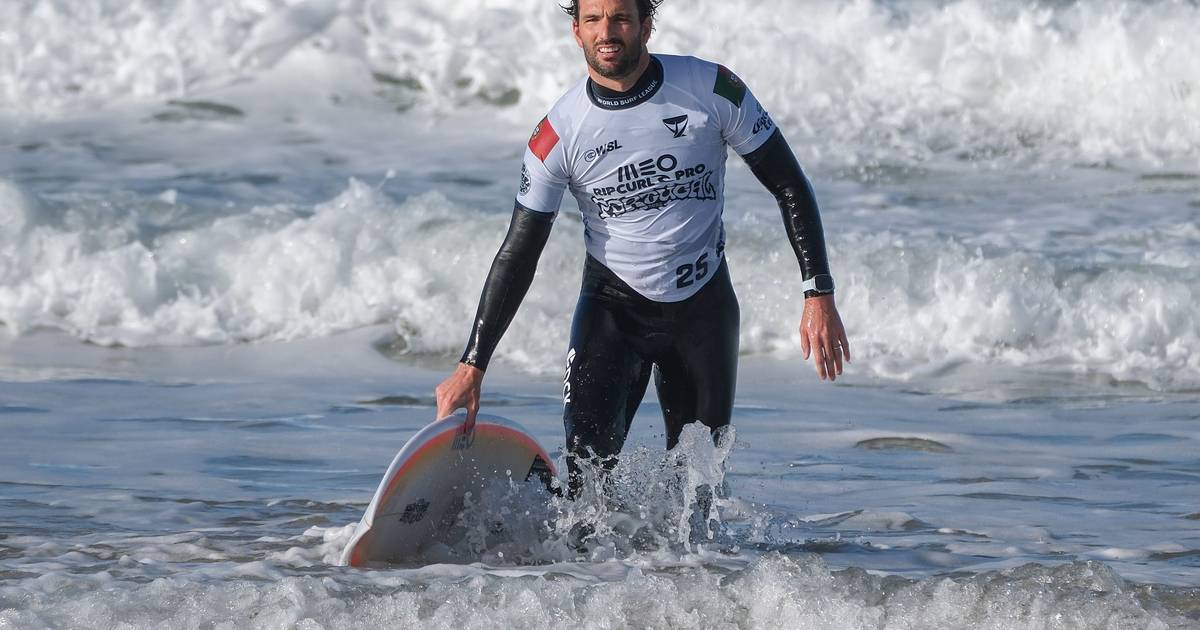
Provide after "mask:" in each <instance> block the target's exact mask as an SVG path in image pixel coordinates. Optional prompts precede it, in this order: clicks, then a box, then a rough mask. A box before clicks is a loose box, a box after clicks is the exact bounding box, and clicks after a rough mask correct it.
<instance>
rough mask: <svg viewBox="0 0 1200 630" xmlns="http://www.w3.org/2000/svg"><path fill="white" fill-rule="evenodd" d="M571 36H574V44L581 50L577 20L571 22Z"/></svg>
mask: <svg viewBox="0 0 1200 630" xmlns="http://www.w3.org/2000/svg"><path fill="white" fill-rule="evenodd" d="M571 34H572V35H574V36H575V43H576V44H577V45H578V46H579V47H580V48H583V38H582V37H580V36H579V20H578V19H574V20H571Z"/></svg>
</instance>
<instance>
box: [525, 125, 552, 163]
mask: <svg viewBox="0 0 1200 630" xmlns="http://www.w3.org/2000/svg"><path fill="white" fill-rule="evenodd" d="M557 144H558V132H557V131H555V130H554V126H553V125H551V124H550V118H548V117H547V118H543V119H542V122H540V123H538V124H537V126H536V127H534V128H533V135H531V136H529V150H530V151H533V154H534V155H536V156H537V159H539V160H541V161H543V162H545V161H546V158H547V157H549V156H550V152H551V151H553V150H554V146H555V145H557Z"/></svg>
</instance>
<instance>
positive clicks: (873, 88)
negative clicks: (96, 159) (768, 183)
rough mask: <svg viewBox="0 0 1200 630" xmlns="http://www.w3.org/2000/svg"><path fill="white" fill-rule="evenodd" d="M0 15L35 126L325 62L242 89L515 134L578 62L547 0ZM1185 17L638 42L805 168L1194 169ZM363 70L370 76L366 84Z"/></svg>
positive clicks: (700, 2) (1088, 12)
mask: <svg viewBox="0 0 1200 630" xmlns="http://www.w3.org/2000/svg"><path fill="white" fill-rule="evenodd" d="M0 23H2V24H20V25H21V28H19V29H11V30H4V31H0V103H2V104H4V105H5V107H6V108H8V109H9V110H10V111H12V112H16V113H18V114H19V115H25V116H37V117H53V116H57V115H60V114H62V113H64V112H71V111H82V110H85V109H89V108H94V107H96V106H107V105H111V104H113V103H120V102H130V101H145V100H150V101H162V100H165V99H169V98H180V97H195V96H197V95H201V96H203V95H205V94H211V93H212V91H213V90H220V89H224V88H226V87H229V86H231V85H234V84H236V83H238V82H240V81H244V80H250V81H251V82H253V81H255V80H257V79H261V78H264V77H270V75H271V73H272V72H273V71H274V70H276V69H277V68H280V67H285V66H289V65H293V66H296V64H297V63H298V64H299V65H298V66H296V67H298V68H299V67H303V68H306V69H308V70H310V71H311V70H312V69H314V68H325V67H336V68H338V70H337V71H334V72H325V71H319V72H316V73H315V74H313V73H311V72H309V73H308V74H306V75H304V76H303V80H296V79H299V77H300V75H292V74H289V75H288V76H289V77H290V78H289V79H288V80H287V81H283V82H276V81H274V80H272V79H270V78H266V79H265V80H264V81H263V87H262V90H261V91H260V92H259V93H258V95H257V96H258V97H261V98H263V99H266V100H269V101H276V100H279V95H278V94H277V92H278V90H279V89H281V88H282V89H284V90H285V91H291V90H300V91H301V92H303V93H306V94H308V93H311V94H324V98H320V99H316V100H329V99H330V98H334V99H339V98H344V97H345V95H346V94H345V93H346V91H347V89H349V86H351V85H354V84H355V83H357V84H358V85H359V88H354V89H352V91H358V92H361V93H363V94H371V93H378V94H382V95H384V98H385V99H396V98H398V99H400V101H399V102H401V103H402V104H412V103H418V104H419V105H420V106H421V107H422V108H427V109H432V110H433V111H443V112H444V111H447V110H455V109H459V108H462V107H470V106H475V105H478V104H480V103H488V102H499V103H514V102H515V104H516V107H515V108H513V107H508V108H503V109H501V110H500V112H499V113H500V115H501V116H502V117H507V118H508V119H510V120H521V121H523V122H522V124H525V125H529V124H531V123H532V122H533V121H535V120H536V119H537V117H538V116H540V115H541V112H542V111H543V110H544V109H545V107H546V106H547V105H548V104H549V103H550V102H551V101H552V100H553V99H554V98H556V97H557V96H558V95H559V94H560V93H561V92H562V91H563V89H564V87H565V86H567V85H568V84H569V83H570V82H572V81H574V80H577V78H578V77H579V76H580V72H581V65H582V64H581V62H580V59H579V52H578V49H577V48H576V47H575V45H574V42H573V41H572V40H571V38H570V37H569V30H568V29H569V22H568V21H567V18H566V17H565V16H563V15H562V14H561V13H560V12H559V11H558V10H557V7H556V6H555V4H554V3H548V2H547V3H530V2H525V1H524V0H492V1H491V2H489V3H487V5H486V6H480V5H479V4H478V3H475V2H466V1H463V0H458V1H446V0H406V1H405V2H364V1H363V0H323V1H321V2H304V3H290V2H284V1H282V0H271V1H249V0H221V1H218V2H201V1H199V0H175V1H174V2H167V3H154V4H147V3H131V4H120V3H117V4H98V5H92V6H91V8H90V9H88V10H86V11H80V10H78V9H77V7H76V5H75V3H72V2H69V1H68V0H19V1H17V2H7V3H5V4H4V6H3V7H0ZM501 24H503V25H504V26H503V28H497V26H498V25H501ZM1198 25H1200V8H1197V7H1196V6H1194V5H1193V4H1191V3H1186V2H1171V1H1163V2H1145V3H1136V4H1124V3H1118V2H1115V1H1109V0H1104V1H1101V2H1087V3H1083V2H1079V3H1060V4H1054V5H1047V4H1044V3H997V2H993V1H991V0H956V1H954V2H942V3H935V2H918V3H905V4H901V5H896V4H894V3H881V2H874V1H871V0H847V1H828V2H821V3H816V4H812V3H810V4H806V5H805V6H803V7H801V6H798V5H795V4H793V3H791V2H788V1H787V0H767V1H761V2H754V3H727V2H722V1H720V0H697V1H695V2H692V3H689V4H688V5H687V6H686V8H685V7H682V6H673V5H672V4H671V3H667V4H666V5H665V6H664V7H663V9H662V14H661V16H660V19H659V20H658V23H657V27H658V28H657V31H656V33H655V35H654V38H653V40H652V45H653V47H654V50H659V51H662V52H672V53H676V52H678V53H686V54H697V55H700V56H705V57H709V58H713V59H717V60H720V61H721V62H723V63H725V64H726V65H729V66H730V67H733V68H734V69H735V70H737V71H738V72H739V73H740V74H741V75H742V76H743V77H744V78H745V79H746V80H747V81H748V83H749V84H750V85H751V86H752V87H753V88H754V89H755V90H756V92H758V93H759V95H760V97H761V98H762V99H763V100H764V102H766V103H770V104H772V108H773V110H774V111H775V113H776V117H777V118H778V119H779V120H780V121H781V122H782V123H784V127H785V128H787V129H789V130H794V131H793V133H795V135H796V138H795V139H796V140H799V141H800V142H799V143H798V144H797V146H798V147H799V148H800V152H801V154H802V156H803V157H804V158H805V159H806V161H809V162H823V163H828V164H831V165H838V166H840V167H846V168H851V169H854V168H870V167H871V166H872V165H879V164H888V163H892V164H894V163H905V164H909V163H914V162H916V163H920V162H924V161H927V160H930V159H937V158H942V157H944V158H948V159H949V160H951V161H953V160H957V159H968V160H980V159H982V160H985V161H986V160H991V159H994V158H999V159H1001V160H1008V159H1010V158H1014V159H1016V160H1017V161H1028V160H1033V161H1038V162H1043V163H1050V164H1053V163H1062V162H1066V163H1079V162H1103V161H1105V160H1112V159H1122V158H1133V159H1138V160H1149V161H1151V162H1160V161H1164V160H1173V159H1178V158H1186V159H1187V163H1189V164H1191V165H1192V166H1193V167H1194V166H1195V164H1196V161H1195V159H1196V157H1197V154H1198V152H1200V119H1198V118H1197V117H1196V116H1195V115H1194V112H1195V110H1196V107H1197V99H1200V90H1198V88H1197V86H1198V85H1200V69H1198V68H1197V66H1196V64H1195V63H1193V60H1194V59H1195V58H1196V57H1197V56H1200V43H1197V40H1196V39H1195V38H1194V37H1192V34H1193V33H1194V32H1195V31H1196V29H1197V26H1198ZM321 59H325V60H327V61H325V62H323V61H321ZM766 60H770V61H769V62H767V61H766ZM372 72H374V73H377V75H378V76H380V77H384V76H386V77H389V78H387V79H382V78H381V79H380V81H379V82H377V83H378V85H372V83H373V82H372V81H371V79H370V76H371V73H372ZM251 104H252V103H251Z"/></svg>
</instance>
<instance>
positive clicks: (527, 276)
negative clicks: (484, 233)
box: [461, 203, 554, 370]
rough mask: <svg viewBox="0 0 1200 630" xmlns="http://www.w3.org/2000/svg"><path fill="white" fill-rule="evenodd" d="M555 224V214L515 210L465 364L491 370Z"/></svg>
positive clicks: (490, 275) (486, 285) (482, 298)
mask: <svg viewBox="0 0 1200 630" xmlns="http://www.w3.org/2000/svg"><path fill="white" fill-rule="evenodd" d="M553 225H554V215H553V214H550V213H548V212H537V211H536V210H530V209H529V208H526V207H525V206H522V205H521V204H520V203H517V204H515V206H514V207H513V214H512V222H511V223H509V225H508V234H507V235H506V236H505V237H504V243H502V244H501V245H500V251H498V252H496V258H495V259H494V260H492V268H491V271H489V272H488V276H487V281H486V282H484V283H483V294H482V295H480V296H479V309H478V310H477V311H476V312H475V322H474V324H473V325H472V327H471V337H470V339H468V341H467V349H466V351H464V352H463V355H462V359H461V361H462V362H463V363H466V364H467V365H473V366H475V367H477V368H479V369H481V370H487V365H488V361H490V360H491V358H492V352H494V351H495V350H496V344H498V343H500V337H502V336H504V331H505V330H507V329H508V325H509V324H510V323H512V319H513V316H514V315H516V314H517V307H518V306H520V305H521V300H523V299H524V298H525V293H526V292H527V291H529V285H530V284H532V283H533V275H534V272H536V271H537V261H538V258H539V257H541V255H542V249H543V248H545V247H546V241H547V240H548V239H549V238H550V228H551V227H553Z"/></svg>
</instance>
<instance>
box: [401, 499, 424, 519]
mask: <svg viewBox="0 0 1200 630" xmlns="http://www.w3.org/2000/svg"><path fill="white" fill-rule="evenodd" d="M428 511H429V501H426V500H425V499H418V500H417V501H415V502H413V503H409V504H408V505H406V506H404V513H403V514H401V515H400V522H401V523H408V524H409V525H412V524H413V523H419V522H421V519H423V518H425V513H426V512H428Z"/></svg>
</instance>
